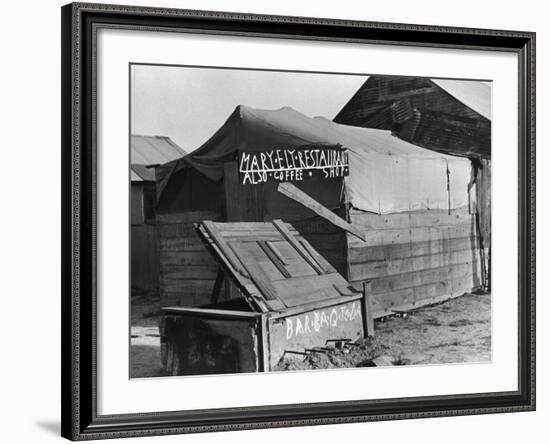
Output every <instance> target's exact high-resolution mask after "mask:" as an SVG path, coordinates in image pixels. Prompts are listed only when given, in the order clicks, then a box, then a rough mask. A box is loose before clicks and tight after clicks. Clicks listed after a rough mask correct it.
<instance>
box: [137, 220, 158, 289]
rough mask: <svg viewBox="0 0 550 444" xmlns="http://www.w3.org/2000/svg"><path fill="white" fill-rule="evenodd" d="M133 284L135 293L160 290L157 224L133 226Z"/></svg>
mask: <svg viewBox="0 0 550 444" xmlns="http://www.w3.org/2000/svg"><path fill="white" fill-rule="evenodd" d="M131 284H132V293H133V294H139V293H147V292H157V291H158V286H159V257H158V245H157V227H156V226H155V225H132V227H131Z"/></svg>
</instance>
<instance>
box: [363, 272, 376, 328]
mask: <svg viewBox="0 0 550 444" xmlns="http://www.w3.org/2000/svg"><path fill="white" fill-rule="evenodd" d="M361 306H362V309H363V325H364V328H365V336H374V310H373V304H372V289H371V283H370V281H365V282H363V303H362V304H361Z"/></svg>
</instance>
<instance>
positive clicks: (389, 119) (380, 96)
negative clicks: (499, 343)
mask: <svg viewBox="0 0 550 444" xmlns="http://www.w3.org/2000/svg"><path fill="white" fill-rule="evenodd" d="M491 103H492V100H491V84H490V82H482V81H471V80H453V79H429V78H424V77H407V76H379V75H376V76H370V77H369V78H368V79H367V81H366V82H365V83H364V84H363V85H362V86H361V87H360V88H359V89H358V90H357V92H356V93H355V94H354V95H353V97H351V99H350V100H349V101H348V102H347V103H346V105H345V106H344V107H343V108H342V109H341V110H340V112H339V113H338V114H337V115H336V117H335V118H334V121H335V122H337V123H341V124H344V125H353V126H358V127H364V128H378V129H385V130H390V131H392V132H393V134H395V135H396V136H397V137H399V138H401V139H403V140H406V141H408V142H411V143H413V144H415V145H418V146H421V147H423V148H427V149H430V150H434V151H438V152H442V153H448V154H453V155H459V156H465V157H468V158H470V159H472V160H473V164H474V167H475V174H476V183H477V196H476V197H477V208H476V210H477V217H478V229H479V242H480V244H481V246H482V248H481V252H482V262H483V263H484V267H483V271H484V273H483V281H484V285H483V287H484V288H485V289H487V290H489V289H490V269H491V267H490V257H491V254H490V250H491Z"/></svg>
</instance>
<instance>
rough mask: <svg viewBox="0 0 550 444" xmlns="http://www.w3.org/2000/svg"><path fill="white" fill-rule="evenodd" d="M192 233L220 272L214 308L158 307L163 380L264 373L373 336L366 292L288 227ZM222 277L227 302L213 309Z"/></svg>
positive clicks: (203, 227) (228, 226)
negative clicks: (332, 344) (286, 359)
mask: <svg viewBox="0 0 550 444" xmlns="http://www.w3.org/2000/svg"><path fill="white" fill-rule="evenodd" d="M197 232H198V234H199V236H200V237H201V239H202V240H203V241H204V242H205V244H206V245H207V248H208V250H209V251H210V252H211V253H212V255H213V256H214V257H215V258H216V260H217V261H219V263H220V265H221V268H220V270H221V272H220V273H219V276H218V278H217V279H216V284H215V285H214V290H213V294H212V300H213V301H214V303H213V304H210V305H209V306H206V307H193V308H185V307H164V308H163V313H164V318H163V319H164V322H163V328H162V340H163V341H164V343H165V344H166V346H165V351H164V353H163V355H164V356H163V362H164V370H165V372H166V374H168V375H187V374H209V373H210V374H212V373H241V372H258V371H270V370H273V369H274V367H275V366H276V365H277V363H278V362H279V361H280V360H281V358H283V356H285V355H287V356H289V355H292V356H300V355H299V353H302V352H304V351H305V350H307V349H311V348H314V347H322V346H324V345H325V344H326V342H327V341H330V340H343V339H346V340H351V341H355V340H357V339H359V338H361V337H363V336H365V335H366V334H370V333H371V332H372V312H371V309H370V306H371V305H370V304H371V302H370V292H369V291H368V286H366V287H365V288H366V290H364V291H362V292H357V291H356V290H354V289H353V287H351V286H350V284H349V283H348V282H347V281H346V280H345V279H344V278H343V277H342V276H341V275H340V274H338V273H337V272H336V270H335V269H334V268H333V267H332V266H331V265H330V264H329V263H328V262H327V261H326V260H325V259H324V258H323V257H322V256H320V255H319V254H318V253H317V252H316V251H315V250H314V249H313V248H312V247H311V245H310V244H309V243H308V242H307V241H306V240H305V239H303V238H302V237H301V236H300V235H299V234H298V233H297V232H296V231H295V230H294V229H293V227H292V226H291V225H289V224H285V223H283V222H281V221H279V220H276V221H273V222H272V223H263V222H258V223H214V222H201V223H199V224H197ZM226 276H230V277H231V282H232V284H231V288H229V289H228V290H229V293H230V294H231V297H230V299H229V301H224V302H221V303H216V301H217V300H218V298H219V294H220V293H221V292H222V286H224V285H227V282H228V281H227V280H226V279H225V277H226ZM296 352H298V353H296Z"/></svg>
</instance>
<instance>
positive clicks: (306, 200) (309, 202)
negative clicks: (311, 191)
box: [277, 182, 366, 241]
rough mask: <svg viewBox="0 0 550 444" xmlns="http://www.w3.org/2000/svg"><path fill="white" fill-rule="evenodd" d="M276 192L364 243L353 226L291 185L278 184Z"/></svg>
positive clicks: (362, 237)
mask: <svg viewBox="0 0 550 444" xmlns="http://www.w3.org/2000/svg"><path fill="white" fill-rule="evenodd" d="M277 190H278V191H279V192H280V193H282V194H284V195H285V196H287V197H289V198H290V199H293V200H295V201H296V202H299V203H300V204H302V205H303V206H305V207H306V208H309V209H310V210H312V211H313V212H315V213H317V214H318V215H319V216H321V217H324V218H325V219H326V220H328V221H329V222H331V223H332V224H334V225H336V226H337V227H340V228H342V229H343V230H345V231H347V232H348V233H351V234H353V235H355V236H356V237H358V238H359V239H361V240H363V241H366V238H365V237H364V234H363V233H362V232H361V231H360V230H359V229H357V228H356V227H355V226H354V225H352V224H350V223H348V222H347V221H345V220H344V219H342V218H341V217H339V216H338V215H336V214H335V213H334V212H332V211H330V210H329V209H328V208H327V207H325V206H323V205H321V204H320V203H319V202H317V201H316V200H315V199H313V198H311V197H310V196H308V195H307V194H306V193H304V192H303V191H302V190H300V189H299V188H297V187H296V186H294V185H292V184H291V183H289V182H283V183H280V184H279V186H278V188H277Z"/></svg>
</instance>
